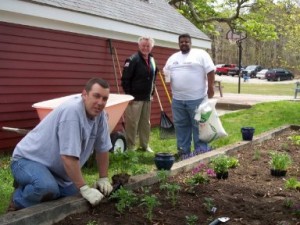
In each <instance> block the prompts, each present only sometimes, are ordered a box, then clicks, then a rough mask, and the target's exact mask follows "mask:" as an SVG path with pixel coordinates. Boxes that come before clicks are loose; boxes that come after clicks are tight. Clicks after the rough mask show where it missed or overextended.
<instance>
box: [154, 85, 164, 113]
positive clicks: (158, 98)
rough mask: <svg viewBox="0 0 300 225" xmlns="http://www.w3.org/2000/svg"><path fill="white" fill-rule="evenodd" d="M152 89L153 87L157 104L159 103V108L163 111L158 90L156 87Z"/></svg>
mask: <svg viewBox="0 0 300 225" xmlns="http://www.w3.org/2000/svg"><path fill="white" fill-rule="evenodd" d="M154 89H155V94H156V96H157V100H158V104H159V107H160V110H161V111H164V109H163V107H162V104H161V101H160V97H159V95H158V92H157V89H156V88H154Z"/></svg>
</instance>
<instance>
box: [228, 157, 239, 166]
mask: <svg viewBox="0 0 300 225" xmlns="http://www.w3.org/2000/svg"><path fill="white" fill-rule="evenodd" d="M239 165H240V163H239V160H238V159H237V158H235V157H233V156H231V157H228V168H236V167H238V166H239Z"/></svg>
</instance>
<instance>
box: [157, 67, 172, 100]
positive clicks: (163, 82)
mask: <svg viewBox="0 0 300 225" xmlns="http://www.w3.org/2000/svg"><path fill="white" fill-rule="evenodd" d="M158 74H159V77H160V79H161V82H162V84H163V86H164V89H165V91H166V94H167V96H168V99H169V102H170V104H171V103H172V100H171V97H170V94H169V91H168V89H167V86H166V83H165V81H164V78H163V77H162V75H161V72H160V71H159V72H158Z"/></svg>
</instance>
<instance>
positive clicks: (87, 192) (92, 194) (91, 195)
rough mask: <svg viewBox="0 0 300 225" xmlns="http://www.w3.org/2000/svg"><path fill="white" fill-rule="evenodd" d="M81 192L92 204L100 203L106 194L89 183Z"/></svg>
mask: <svg viewBox="0 0 300 225" xmlns="http://www.w3.org/2000/svg"><path fill="white" fill-rule="evenodd" d="M80 194H81V195H82V197H84V198H85V199H86V200H88V202H89V203H91V205H92V206H95V205H98V204H99V202H100V201H101V200H102V198H103V197H104V195H103V194H102V193H101V192H100V191H98V190H97V189H95V188H90V187H89V186H88V185H84V186H82V187H81V188H80Z"/></svg>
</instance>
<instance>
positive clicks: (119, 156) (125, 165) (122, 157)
mask: <svg viewBox="0 0 300 225" xmlns="http://www.w3.org/2000/svg"><path fill="white" fill-rule="evenodd" d="M110 158H111V161H112V165H113V166H114V167H115V168H116V173H118V174H125V173H127V174H128V173H129V171H128V169H129V168H131V167H132V166H131V165H135V164H136V163H138V157H137V155H136V153H135V152H133V151H125V152H121V151H120V150H119V149H117V150H116V152H115V153H114V154H111V156H110Z"/></svg>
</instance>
